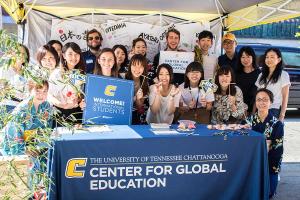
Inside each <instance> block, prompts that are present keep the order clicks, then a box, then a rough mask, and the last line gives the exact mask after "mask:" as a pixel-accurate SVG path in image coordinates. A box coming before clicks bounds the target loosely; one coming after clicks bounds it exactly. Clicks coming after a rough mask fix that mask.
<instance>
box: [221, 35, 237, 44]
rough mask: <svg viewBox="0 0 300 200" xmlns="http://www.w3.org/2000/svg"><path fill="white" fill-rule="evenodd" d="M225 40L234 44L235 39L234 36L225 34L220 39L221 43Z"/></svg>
mask: <svg viewBox="0 0 300 200" xmlns="http://www.w3.org/2000/svg"><path fill="white" fill-rule="evenodd" d="M225 40H231V41H235V42H236V38H235V35H234V34H233V33H226V34H225V35H224V36H223V38H222V42H224V41H225Z"/></svg>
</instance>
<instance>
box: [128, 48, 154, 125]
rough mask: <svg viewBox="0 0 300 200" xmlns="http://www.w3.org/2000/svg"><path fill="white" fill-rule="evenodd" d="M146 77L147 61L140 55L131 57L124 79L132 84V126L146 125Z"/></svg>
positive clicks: (147, 96) (147, 100)
mask: <svg viewBox="0 0 300 200" xmlns="http://www.w3.org/2000/svg"><path fill="white" fill-rule="evenodd" d="M146 77H147V59H146V58H145V57H144V56H143V55H141V54H135V55H134V56H132V58H131V60H130V63H129V69H128V72H127V73H126V76H125V78H126V79H127V80H133V82H134V97H133V102H134V103H133V112H132V124H147V122H146V114H147V110H148V108H149V86H148V79H147V78H146Z"/></svg>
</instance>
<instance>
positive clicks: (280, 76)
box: [255, 48, 291, 121]
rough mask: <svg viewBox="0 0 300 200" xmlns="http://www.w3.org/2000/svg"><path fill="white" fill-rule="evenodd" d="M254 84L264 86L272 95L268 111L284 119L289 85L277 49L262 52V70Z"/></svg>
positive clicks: (281, 119) (287, 75)
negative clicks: (272, 100) (272, 98)
mask: <svg viewBox="0 0 300 200" xmlns="http://www.w3.org/2000/svg"><path fill="white" fill-rule="evenodd" d="M255 85H256V86H257V87H258V88H266V89H268V90H270V91H271V92H272V93H273V95H274V102H273V103H272V104H271V107H270V112H271V113H272V114H273V115H274V116H275V117H276V118H278V119H279V120H280V121H283V120H284V117H285V112H286V108H287V103H288V98H289V88H290V86H291V82H290V77H289V74H288V73H287V72H286V71H283V63H282V55H281V52H280V50H279V49H277V48H269V49H267V50H266V52H265V54H264V63H263V66H262V72H261V74H260V75H259V76H258V78H257V81H256V83H255Z"/></svg>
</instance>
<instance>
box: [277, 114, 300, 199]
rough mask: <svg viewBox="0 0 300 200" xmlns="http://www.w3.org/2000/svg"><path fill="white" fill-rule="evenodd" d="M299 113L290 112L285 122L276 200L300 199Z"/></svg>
mask: <svg viewBox="0 0 300 200" xmlns="http://www.w3.org/2000/svg"><path fill="white" fill-rule="evenodd" d="M299 114H300V112H299V111H295V112H290V114H289V115H290V116H289V117H288V118H287V119H286V122H285V136H284V137H285V138H284V155H283V164H282V170H281V173H280V181H279V185H278V188H277V196H276V198H275V199H276V200H299V199H300V120H299V118H300V115H299Z"/></svg>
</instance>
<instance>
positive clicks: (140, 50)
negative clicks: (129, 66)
mask: <svg viewBox="0 0 300 200" xmlns="http://www.w3.org/2000/svg"><path fill="white" fill-rule="evenodd" d="M146 52H147V46H146V44H145V43H144V42H143V41H138V42H136V44H135V46H134V47H133V53H134V54H142V55H143V56H144V55H145V54H146Z"/></svg>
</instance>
